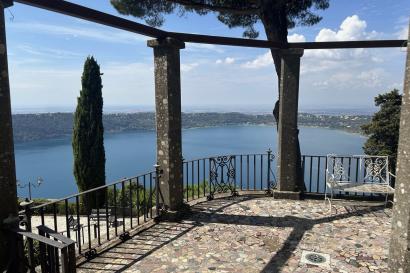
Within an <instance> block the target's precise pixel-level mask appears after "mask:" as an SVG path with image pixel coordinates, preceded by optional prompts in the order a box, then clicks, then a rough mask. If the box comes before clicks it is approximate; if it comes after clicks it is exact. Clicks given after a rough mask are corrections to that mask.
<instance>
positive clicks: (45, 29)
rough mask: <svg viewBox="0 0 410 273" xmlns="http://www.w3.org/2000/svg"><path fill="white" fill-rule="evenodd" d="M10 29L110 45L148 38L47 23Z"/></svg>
mask: <svg viewBox="0 0 410 273" xmlns="http://www.w3.org/2000/svg"><path fill="white" fill-rule="evenodd" d="M10 28H13V29H15V30H21V31H27V30H29V31H30V32H35V33H43V34H50V35H55V36H65V37H67V36H68V37H69V38H85V39H93V40H99V41H104V42H110V43H123V44H135V43H137V42H141V41H146V40H147V39H148V38H147V37H145V36H141V35H138V34H134V33H130V32H126V31H122V30H112V29H109V28H100V27H98V28H97V27H96V28H93V27H88V26H87V27H84V26H62V25H54V24H53V25H51V24H45V23H37V22H30V23H12V24H10Z"/></svg>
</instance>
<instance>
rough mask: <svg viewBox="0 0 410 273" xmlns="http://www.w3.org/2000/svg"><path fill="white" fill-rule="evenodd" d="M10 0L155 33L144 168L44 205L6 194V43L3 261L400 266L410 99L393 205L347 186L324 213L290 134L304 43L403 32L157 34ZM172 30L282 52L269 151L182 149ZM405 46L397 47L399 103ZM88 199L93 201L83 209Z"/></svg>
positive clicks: (105, 267)
mask: <svg viewBox="0 0 410 273" xmlns="http://www.w3.org/2000/svg"><path fill="white" fill-rule="evenodd" d="M16 2H20V3H23V4H28V5H32V6H36V7H39V8H43V9H47V10H51V11H55V12H58V13H62V14H66V15H69V16H74V17H78V18H81V19H85V20H89V21H92V22H96V23H100V24H104V25H108V26H111V27H115V28H118V29H123V30H127V31H130V32H133V33H137V34H143V35H146V36H149V37H153V38H155V39H153V40H150V41H149V42H148V46H149V47H152V48H153V51H154V62H155V93H156V125H157V162H156V164H155V170H153V171H150V172H148V173H145V174H142V175H139V176H135V177H131V178H126V179H123V180H120V181H117V182H114V183H112V184H108V185H106V186H103V187H99V188H96V189H92V190H89V191H86V192H82V193H78V194H75V195H73V196H68V197H66V198H63V199H60V200H57V201H54V202H51V203H48V204H43V205H33V204H32V203H31V202H25V203H23V204H22V206H23V208H24V211H20V213H18V209H17V207H16V206H14V205H11V204H16V203H17V197H16V188H15V166H14V146H13V137H12V126H11V106H10V87H9V83H8V70H7V51H6V50H4V51H2V52H0V55H1V56H0V57H1V58H0V66H1V67H2V69H3V71H2V72H3V73H1V75H2V77H1V78H0V92H1V93H0V98H1V100H0V103H1V104H0V109H1V110H0V111H1V112H0V131H2V132H6V133H4V134H3V133H2V134H1V135H0V143H1V146H0V159H1V160H0V162H1V165H0V167H1V169H0V173H1V176H0V191H1V193H2V195H3V198H2V199H1V201H0V208H1V210H0V216H1V217H0V219H1V220H2V223H3V225H4V227H5V228H3V231H2V233H1V234H0V235H1V237H0V239H1V240H2V241H4V242H5V244H4V246H2V248H1V249H0V250H1V253H3V254H5V253H7V252H8V253H11V254H10V257H9V259H8V260H6V261H4V260H2V261H1V262H2V264H1V266H2V267H3V268H6V267H7V270H8V272H25V271H27V268H26V266H27V267H28V268H29V270H30V272H35V271H36V270H40V269H41V271H42V272H60V271H61V272H76V271H78V272H180V271H185V272H233V271H237V272H329V271H333V272H409V270H410V269H409V267H410V265H409V259H406V257H408V249H409V248H408V240H406V239H405V238H407V234H408V232H409V226H408V223H410V221H408V220H409V217H410V213H408V212H409V210H410V206H409V203H408V202H409V201H408V200H410V196H409V194H410V183H409V180H408V171H409V170H410V163H409V160H408V159H407V156H406V151H407V150H408V148H409V146H410V144H409V143H408V140H407V139H408V135H410V134H409V130H408V128H407V127H408V126H407V125H406V126H405V121H407V119H409V118H410V117H409V114H410V111H408V109H407V108H408V107H409V105H410V102H409V103H404V105H405V106H404V107H403V109H404V110H403V113H404V114H403V117H402V118H404V120H403V123H402V125H401V127H402V128H401V132H400V134H401V144H400V145H401V146H400V154H401V156H399V165H398V166H399V168H398V170H399V172H398V173H397V181H396V184H397V185H399V187H398V189H397V190H396V193H395V205H394V209H393V210H392V209H390V208H386V207H385V206H384V203H379V202H378V201H383V199H380V197H381V196H380V195H378V194H375V195H366V194H363V195H357V194H353V195H348V196H347V197H349V200H344V201H339V202H337V203H335V208H336V211H335V212H333V213H332V214H331V213H330V211H329V206H328V204H325V202H324V200H323V198H324V196H323V193H324V190H325V179H326V162H327V159H326V157H325V156H320V155H317V156H310V155H304V156H302V167H303V171H304V175H303V179H304V182H305V186H306V190H305V191H303V192H302V191H301V190H300V188H298V185H297V184H298V182H300V181H298V169H299V166H297V162H298V153H297V143H296V141H295V139H297V135H298V129H297V111H298V103H297V102H298V92H299V66H300V58H301V57H302V55H303V52H304V50H309V49H334V48H376V47H402V46H405V45H407V50H408V52H409V49H410V45H409V44H408V43H407V41H404V40H397V41H391V40H390V41H356V42H323V43H289V44H287V45H283V44H278V43H274V42H271V41H261V40H246V39H238V38H227V37H215V36H205V35H196V34H195V35H194V34H186V33H175V32H167V31H163V30H159V29H155V28H151V27H147V26H144V25H141V24H138V23H135V22H132V21H128V20H125V19H122V18H118V17H115V16H112V15H108V14H104V13H102V12H99V11H96V10H91V9H88V8H85V7H82V6H79V5H76V4H72V3H70V2H66V1H43V0H18V1H16ZM1 3H2V8H1V9H2V11H1V12H0V14H1V15H2V16H3V17H2V18H0V24H1V26H2V27H1V28H0V29H1V31H0V41H1V42H0V43H1V44H2V45H3V46H4V49H6V34H5V31H4V28H5V26H4V8H5V7H7V6H9V5H11V4H12V1H1ZM185 42H196V43H209V44H222V45H231V46H248V47H262V48H277V49H279V50H281V56H282V59H281V61H282V70H281V77H280V90H281V92H280V93H281V99H280V107H279V111H280V119H279V122H278V129H279V130H278V134H279V138H278V139H279V143H278V153H277V154H276V155H273V154H272V151H271V150H268V151H267V152H266V153H262V154H247V155H220V156H216V157H210V158H205V159H198V160H192V161H183V159H182V156H181V155H182V144H181V84H180V63H179V52H180V50H181V49H183V48H184V46H185V44H184V43H185ZM409 58H410V54H409V53H408V56H407V70H406V73H407V74H406V81H405V87H404V90H405V92H404V93H405V97H404V100H405V102H407V100H408V99H409V98H408V96H409V94H408V89H409V80H410V73H409V64H410V59H409ZM406 107H407V108H406ZM409 122H410V121H409ZM407 124H408V123H407ZM344 159H345V162H348V163H347V164H348V169H349V173H350V172H352V173H353V174H355V175H356V180H357V181H359V180H360V179H361V178H363V173H362V171H364V170H362V169H360V168H359V164H358V163H357V161H355V160H356V159H355V158H353V157H349V156H346V157H344ZM340 197H342V196H340ZM91 199H96V200H97V202H96V203H99V204H101V206H100V207H98V208H92V210H91V208H87V207H86V205H85V203H86V201H87V200H91ZM370 201H371V202H370ZM369 202H370V203H369ZM369 205H370V206H369ZM19 214H20V215H19ZM18 215H19V216H20V218H17V216H18ZM406 242H407V244H406ZM23 246H25V248H26V249H27V256H28V257H27V259H26V258H25V257H23V256H22V255H23V254H22V253H23V251H22V247H23ZM389 246H390V250H389ZM309 252H315V253H319V254H320V253H321V255H323V256H320V255H316V254H314V253H313V255H310V257H312V258H313V259H312V261H307V260H306V258H307V257H308V256H309V255H307V254H309ZM311 254H312V253H311ZM4 256H6V255H4ZM320 260H321V262H320V263H319V262H318V261H320ZM21 261H24V262H21ZM315 261H316V263H315ZM389 270H390V271H389Z"/></svg>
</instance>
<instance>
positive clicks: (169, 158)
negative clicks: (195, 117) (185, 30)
mask: <svg viewBox="0 0 410 273" xmlns="http://www.w3.org/2000/svg"><path fill="white" fill-rule="evenodd" d="M148 46H149V47H152V48H154V64H155V105H156V117H155V120H156V128H157V163H158V164H159V166H160V169H161V170H162V172H163V173H162V175H161V177H160V180H159V188H160V200H161V199H162V200H163V202H164V205H165V206H166V207H167V208H168V209H170V210H174V211H175V210H178V209H179V208H180V207H181V205H182V204H183V185H182V171H183V170H182V168H183V167H182V136H181V76H180V55H179V51H180V49H182V48H185V44H184V43H183V42H181V41H178V40H176V39H173V38H166V39H161V40H150V41H148Z"/></svg>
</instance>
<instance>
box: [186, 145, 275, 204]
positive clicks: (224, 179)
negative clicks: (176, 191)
mask: <svg viewBox="0 0 410 273" xmlns="http://www.w3.org/2000/svg"><path fill="white" fill-rule="evenodd" d="M274 159H275V156H274V155H273V154H272V151H271V150H270V149H269V150H268V151H267V152H266V153H265V154H262V153H260V154H241V155H224V156H215V157H207V158H201V159H195V160H190V161H184V162H183V185H184V198H185V200H186V201H191V200H194V199H198V198H202V197H207V198H208V199H212V198H213V196H214V194H215V193H226V192H230V193H231V194H233V195H235V194H236V193H237V192H238V191H263V192H265V193H266V194H271V193H272V189H273V188H275V187H276V178H275V172H274V166H275V164H274V163H273V161H274Z"/></svg>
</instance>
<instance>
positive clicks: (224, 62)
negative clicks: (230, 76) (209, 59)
mask: <svg viewBox="0 0 410 273" xmlns="http://www.w3.org/2000/svg"><path fill="white" fill-rule="evenodd" d="M235 61H236V60H235V58H232V57H226V58H225V59H223V60H222V59H218V60H216V62H215V63H216V64H233V63H234V62H235Z"/></svg>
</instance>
